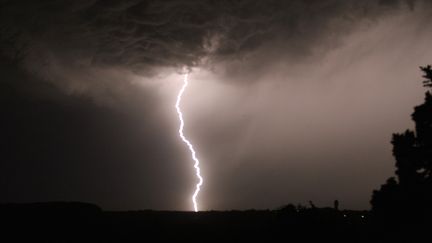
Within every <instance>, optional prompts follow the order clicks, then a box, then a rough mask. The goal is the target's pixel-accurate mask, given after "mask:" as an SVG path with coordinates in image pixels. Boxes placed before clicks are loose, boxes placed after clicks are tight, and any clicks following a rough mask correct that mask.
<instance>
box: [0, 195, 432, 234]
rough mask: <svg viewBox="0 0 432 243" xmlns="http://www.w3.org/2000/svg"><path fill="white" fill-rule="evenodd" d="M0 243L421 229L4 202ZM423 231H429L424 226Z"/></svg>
mask: <svg viewBox="0 0 432 243" xmlns="http://www.w3.org/2000/svg"><path fill="white" fill-rule="evenodd" d="M0 221H1V225H2V228H1V230H2V233H1V237H2V239H6V238H8V240H1V242H162V241H164V242H166V241H170V242H173V241H175V242H178V241H187V242H227V241H228V242H230V241H237V242H251V241H252V242H255V241H261V242H279V241H280V240H283V241H288V242H291V241H294V242H324V241H330V242H417V241H411V240H413V239H414V240H416V239H420V238H419V237H421V235H418V234H417V235H413V234H411V232H413V231H414V230H415V229H418V227H419V226H418V225H416V226H415V227H414V226H411V225H410V223H409V222H407V224H406V225H398V226H397V227H395V226H394V225H392V226H391V227H390V226H389V225H381V224H380V223H379V222H375V220H374V217H373V215H371V214H370V213H369V212H367V211H351V210H341V211H339V210H335V209H333V208H304V207H303V208H295V207H294V208H281V209H280V210H247V211H206V212H198V213H194V212H179V211H152V210H145V211H124V212H118V211H117V212H115V211H102V210H101V209H100V208H99V207H98V206H96V205H93V204H87V203H78V202H51V203H34V204H0ZM420 227H430V225H429V226H427V225H423V226H420Z"/></svg>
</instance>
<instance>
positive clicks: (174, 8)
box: [0, 0, 432, 210]
mask: <svg viewBox="0 0 432 243" xmlns="http://www.w3.org/2000/svg"><path fill="white" fill-rule="evenodd" d="M431 21H432V4H430V2H429V1H414V0H413V1H402V0H401V1H391V0H387V1H384V0H382V1H373V0H370V1H368V0H366V1H354V0H353V1H349V0H348V1H347V0H323V1H312V0H310V1H300V0H293V1H282V0H280V1H279V0H269V1H260V0H243V1H241V0H239V1H228V0H219V1H212V0H177V1H176V0H172V1H157V0H154V1H150V0H148V1H145V0H125V1H111V0H109V1H106V0H104V1H102V0H73V1H72V0H65V1H54V0H49V1H30V0H28V1H25V0H22V1H20V0H17V1H15V0H14V1H7V0H0V45H1V46H0V48H1V49H0V51H1V53H0V59H1V60H0V100H1V108H0V111H1V119H0V134H1V139H0V142H1V144H0V149H1V150H0V154H1V160H0V200H1V201H2V202H34V201H58V200H61V201H64V200H65V201H86V202H93V203H97V204H99V205H100V206H102V207H103V208H105V209H116V210H117V209H121V210H126V209H147V208H151V209H169V210H191V209H192V204H191V201H190V196H191V194H192V192H193V189H194V185H195V183H196V178H195V176H194V170H193V167H192V163H193V162H192V160H191V159H190V154H189V153H188V150H187V148H186V147H185V145H184V144H183V143H182V142H181V140H180V139H179V137H178V134H177V129H178V125H179V124H178V119H177V116H176V113H175V109H174V103H175V99H176V95H177V92H178V90H179V88H180V87H181V85H182V74H183V70H184V68H185V67H186V68H187V69H188V70H189V71H190V86H189V87H188V89H187V91H186V92H185V96H184V99H183V102H182V108H183V111H184V116H185V121H186V127H185V133H186V135H187V137H188V138H190V140H191V141H192V142H193V144H194V146H195V148H196V150H197V153H198V157H199V158H200V160H201V163H202V174H203V176H204V178H205V181H204V185H203V188H202V192H201V194H200V196H199V199H198V200H199V205H200V209H202V210H209V209H247V208H276V207H278V206H281V205H284V204H287V203H295V204H297V203H303V204H306V203H307V202H308V201H309V200H313V201H314V203H315V204H316V205H317V206H329V205H331V204H332V203H333V200H335V199H338V200H339V201H340V203H341V207H342V208H352V209H366V208H369V200H370V196H371V193H372V190H373V189H376V188H378V187H379V185H380V184H382V183H383V182H384V181H385V180H386V179H387V178H388V177H389V176H391V175H392V174H393V171H394V168H393V164H394V162H393V158H392V156H391V144H390V139H391V134H392V133H393V132H401V131H404V130H405V129H407V128H411V127H412V126H413V124H412V123H411V121H410V114H411V113H412V111H413V107H414V106H415V105H417V104H419V103H420V102H421V100H422V99H423V92H424V90H423V89H422V87H421V80H422V79H421V77H420V75H421V73H420V72H419V69H418V66H420V65H426V64H430V63H431V62H432V49H431V48H430V43H431V41H432V29H431V28H430V23H431Z"/></svg>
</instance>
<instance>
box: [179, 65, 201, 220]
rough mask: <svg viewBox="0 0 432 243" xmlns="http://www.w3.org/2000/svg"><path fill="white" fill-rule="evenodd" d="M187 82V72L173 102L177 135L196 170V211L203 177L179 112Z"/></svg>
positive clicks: (194, 196) (181, 114)
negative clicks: (176, 119) (177, 124)
mask: <svg viewBox="0 0 432 243" xmlns="http://www.w3.org/2000/svg"><path fill="white" fill-rule="evenodd" d="M188 83H189V82H188V74H187V73H186V74H185V75H184V79H183V86H182V87H181V89H180V91H179V93H178V95H177V102H176V104H175V108H176V110H177V114H178V118H179V120H180V128H179V130H178V133H179V136H180V138H181V139H182V141H183V142H184V143H185V144H186V145H187V146H188V148H189V151H190V152H191V155H192V159H193V160H194V161H195V164H194V168H195V171H196V177H197V178H198V183H197V184H196V186H195V192H194V194H193V195H192V202H193V207H194V210H195V212H198V203H197V200H196V198H197V196H198V193H199V192H200V189H201V186H202V184H203V178H202V177H201V170H200V167H199V165H200V162H199V160H198V159H197V157H196V152H195V150H194V148H193V145H192V143H191V142H189V140H188V139H187V138H186V137H185V136H184V134H183V128H184V121H183V113H182V112H181V109H180V102H181V99H182V96H183V93H184V91H185V89H186V87H187V86H188Z"/></svg>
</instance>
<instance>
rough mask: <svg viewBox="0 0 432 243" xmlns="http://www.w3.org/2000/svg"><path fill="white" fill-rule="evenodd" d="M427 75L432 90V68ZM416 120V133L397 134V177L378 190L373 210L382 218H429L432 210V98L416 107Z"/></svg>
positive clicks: (394, 152) (429, 96)
mask: <svg viewBox="0 0 432 243" xmlns="http://www.w3.org/2000/svg"><path fill="white" fill-rule="evenodd" d="M420 69H421V70H422V71H423V72H424V75H423V77H424V78H426V80H425V81H423V85H424V86H425V87H428V88H430V87H432V69H431V66H430V65H428V66H426V67H420ZM412 119H413V121H414V122H415V131H411V130H406V131H405V132H404V133H400V134H399V133H396V134H393V139H392V144H393V156H394V157H395V159H396V176H397V179H396V178H394V177H392V178H390V179H388V180H387V182H386V183H385V184H384V185H382V186H381V188H380V189H379V190H375V191H374V192H373V195H372V200H371V204H372V211H373V212H374V214H375V215H377V216H379V217H382V218H388V219H392V218H399V219H401V220H406V219H417V220H418V219H426V218H427V217H429V216H430V215H432V214H431V208H432V95H431V93H430V91H427V92H426V94H425V101H424V103H423V104H421V105H419V106H417V107H415V109H414V113H413V114H412Z"/></svg>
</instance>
